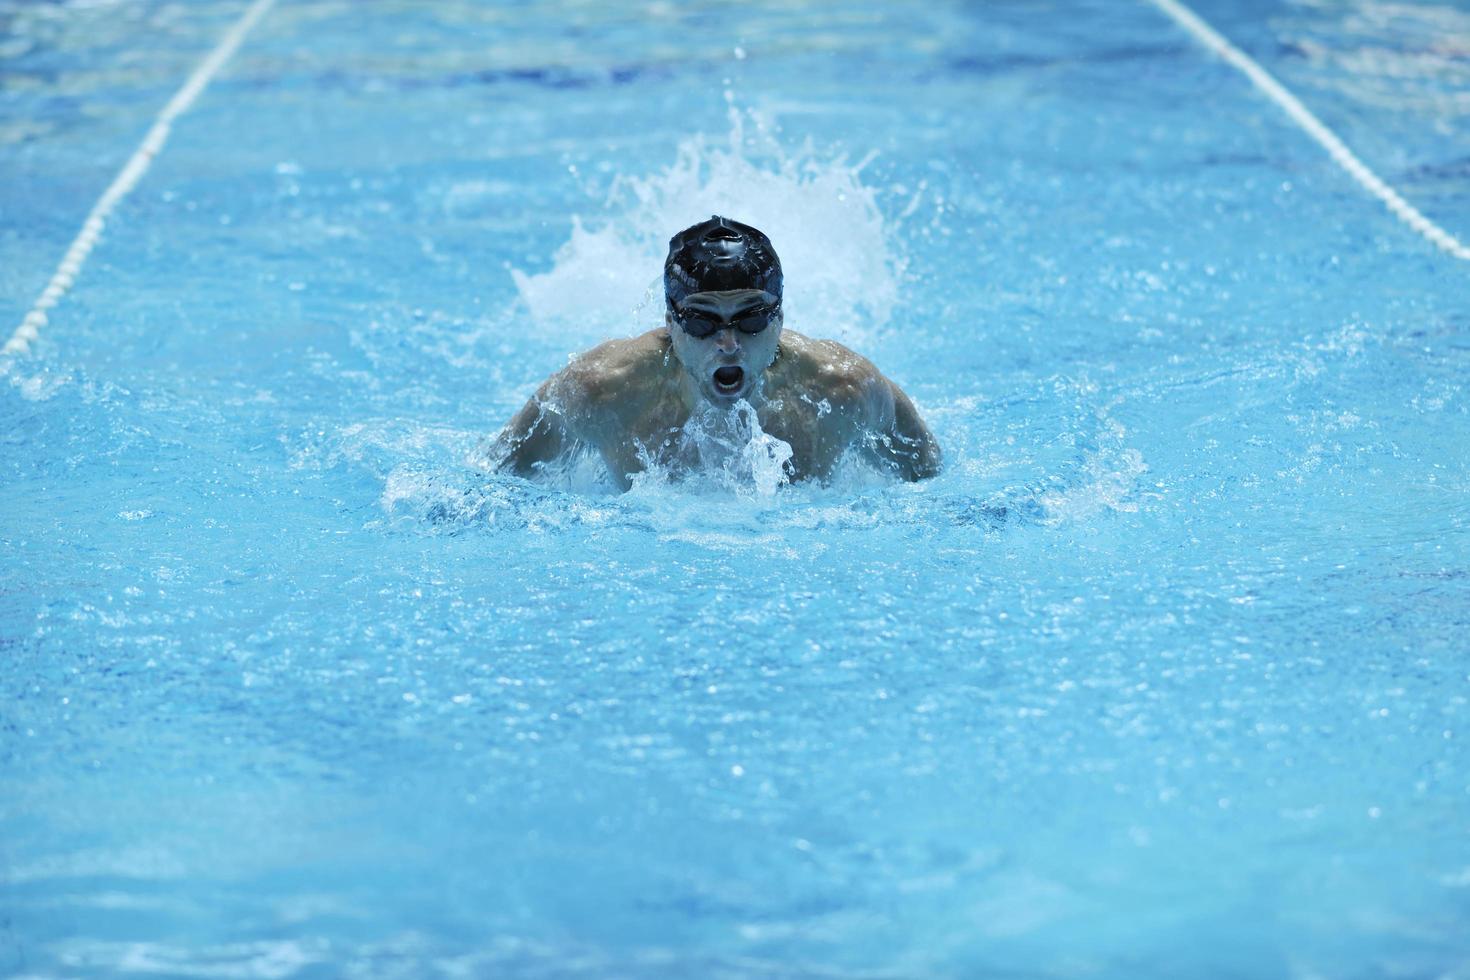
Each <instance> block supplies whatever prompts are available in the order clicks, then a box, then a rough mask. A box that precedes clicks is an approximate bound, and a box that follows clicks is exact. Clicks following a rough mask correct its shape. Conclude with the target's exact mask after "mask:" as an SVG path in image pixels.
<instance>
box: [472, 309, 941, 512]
mask: <svg viewBox="0 0 1470 980" xmlns="http://www.w3.org/2000/svg"><path fill="white" fill-rule="evenodd" d="M775 300H776V298H775V297H773V296H770V295H769V294H767V293H763V292H761V291H759V290H754V289H739V290H727V291H723V292H704V293H695V294H693V295H691V296H688V297H686V298H685V300H684V302H683V303H682V304H680V307H679V310H678V311H677V313H678V316H677V317H676V315H675V313H670V314H669V316H668V317H667V319H666V322H665V325H664V327H662V328H659V329H657V330H650V331H649V332H648V333H645V334H643V335H642V336H639V337H632V338H628V339H622V340H610V341H607V342H606V343H603V344H601V345H599V346H597V347H594V348H593V349H592V350H590V351H587V352H586V353H583V354H581V355H579V356H577V357H576V358H574V359H573V360H572V363H571V364H569V365H567V367H565V368H563V369H562V370H561V371H558V372H557V373H556V374H554V375H552V376H551V377H550V378H549V379H547V380H546V382H545V383H544V384H542V385H541V387H540V388H539V389H538V390H537V392H536V394H535V395H533V396H532V397H531V400H530V401H528V402H527V403H526V405H525V407H524V408H522V409H521V410H520V411H519V412H517V413H516V415H515V417H514V418H512V419H511V420H510V422H509V424H507V425H506V427H505V429H504V430H503V431H502V432H501V433H500V435H499V436H498V437H497V438H496V439H495V442H494V444H493V446H492V458H493V459H494V461H495V465H496V467H497V468H498V469H500V470H502V471H506V472H512V473H516V474H520V475H522V476H529V475H532V474H534V473H535V472H536V471H537V470H538V469H539V468H540V467H541V466H542V465H544V464H546V463H549V462H552V461H555V460H558V459H561V458H564V457H565V456H567V455H569V454H571V453H573V452H576V451H577V450H578V449H580V448H582V447H585V448H587V449H590V450H592V451H594V452H596V453H597V454H598V455H600V456H601V458H602V460H603V461H604V463H606V465H607V468H608V472H609V473H610V474H612V476H613V478H614V480H616V481H617V482H618V484H619V485H620V486H622V487H623V488H624V489H626V488H627V487H628V486H630V485H631V477H632V475H633V474H635V473H639V472H641V471H643V470H644V469H646V468H647V467H648V465H649V463H650V462H656V463H657V464H659V465H661V466H667V467H670V468H675V469H677V468H679V467H681V466H689V465H694V464H695V463H696V462H697V461H696V460H693V459H690V458H687V456H688V453H689V449H688V445H687V442H686V441H685V440H683V439H681V438H680V436H681V433H682V432H683V430H684V426H685V424H686V423H687V422H688V421H689V420H690V418H692V417H694V416H695V415H696V414H703V413H709V412H728V411H730V410H731V409H732V408H734V407H735V406H736V405H737V403H739V402H740V401H741V400H744V401H746V402H748V403H749V404H750V405H751V406H752V407H753V408H754V409H755V412H756V417H757V419H758V420H759V422H760V426H761V428H762V429H763V430H764V431H765V432H767V433H769V434H770V435H772V436H775V437H776V438H777V439H781V440H782V441H784V442H786V443H788V444H790V446H791V450H792V458H791V461H790V462H789V463H788V464H787V469H788V473H789V475H790V476H791V478H792V479H793V480H804V479H818V480H823V479H826V478H828V477H830V476H831V474H832V471H833V469H834V468H835V467H836V465H837V463H838V461H839V460H840V459H841V458H842V457H843V455H844V454H845V453H847V452H848V451H849V450H853V451H855V452H856V453H857V454H859V455H860V456H861V457H863V458H865V459H867V460H868V461H869V462H871V463H873V464H875V465H877V466H878V467H880V468H882V469H886V470H889V471H891V472H893V473H894V474H896V475H897V476H899V477H901V478H902V479H905V480H921V479H924V478H926V477H930V476H933V475H934V474H935V473H937V472H938V471H939V463H940V451H939V444H938V443H937V442H935V440H934V437H933V435H932V434H930V432H929V429H928V427H927V426H925V424H924V421H923V419H921V418H920V417H919V413H918V411H917V410H915V408H914V405H913V403H912V402H911V401H909V398H908V396H907V395H905V394H904V393H903V391H901V390H900V389H899V387H898V386H897V385H895V384H894V383H893V382H891V381H889V380H888V379H887V378H885V377H884V376H883V375H882V374H881V373H879V371H878V369H877V368H875V367H874V366H873V365H872V364H871V363H870V362H869V361H868V360H867V359H865V358H863V357H861V356H860V355H858V354H855V353H854V352H852V351H851V350H849V349H847V348H846V347H844V346H842V345H841V344H839V343H837V342H836V341H831V340H814V339H812V338H810V337H805V336H803V335H801V334H799V333H796V332H795V331H792V330H783V329H782V324H781V315H780V313H779V311H778V312H776V314H775V315H774V316H772V317H770V319H769V323H768V324H767V325H766V327H765V328H764V329H762V330H760V331H759V332H758V333H746V332H744V331H742V330H740V329H738V327H737V325H739V324H741V323H744V324H745V325H746V326H754V325H756V324H758V323H759V322H760V320H761V319H763V317H762V316H761V312H762V311H766V310H769V309H770V307H771V306H773V305H775ZM680 319H685V321H686V322H690V323H691V324H692V325H693V326H694V327H695V329H696V330H698V331H701V332H702V331H703V330H704V329H710V328H713V332H711V333H710V334H709V335H708V336H706V337H697V336H693V335H691V334H690V333H689V332H688V331H686V330H685V329H684V327H683V326H681V325H680V322H679V320H680Z"/></svg>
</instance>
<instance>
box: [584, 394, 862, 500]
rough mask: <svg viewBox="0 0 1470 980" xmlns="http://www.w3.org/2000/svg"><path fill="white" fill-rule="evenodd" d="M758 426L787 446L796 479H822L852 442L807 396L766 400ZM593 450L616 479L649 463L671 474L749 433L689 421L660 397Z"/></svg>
mask: <svg viewBox="0 0 1470 980" xmlns="http://www.w3.org/2000/svg"><path fill="white" fill-rule="evenodd" d="M758 420H759V422H760V427H761V430H762V431H764V432H765V433H766V434H768V435H770V436H774V437H775V438H777V439H780V440H781V441H782V442H785V443H786V444H787V445H789V446H790V447H791V462H790V464H788V468H789V470H790V472H791V477H792V478H793V479H796V480H802V479H810V478H813V477H816V478H824V477H826V476H828V475H830V473H831V472H832V469H833V467H834V466H835V465H836V464H837V461H838V459H840V458H841V456H842V454H843V452H845V451H846V450H847V448H848V447H849V446H850V445H851V443H852V441H853V440H852V433H850V432H848V431H847V429H848V428H850V427H848V426H846V425H844V424H843V421H842V420H841V419H839V418H837V417H834V416H833V414H832V413H831V410H830V408H829V407H828V406H827V405H826V403H824V402H821V401H813V400H811V399H809V398H801V397H792V396H791V395H789V394H788V395H787V396H786V397H782V398H777V399H772V400H770V401H768V402H767V403H765V404H763V405H762V406H761V409H760V411H759V413H758ZM607 436H608V437H607V438H605V439H603V440H601V445H599V447H598V449H599V451H600V454H601V456H602V458H603V461H604V462H605V463H606V464H607V467H608V469H609V471H611V473H612V474H613V476H614V477H615V478H616V479H618V480H619V482H622V483H625V484H626V482H627V476H628V475H631V474H634V473H641V472H643V471H644V470H646V469H648V468H649V466H650V465H653V466H657V467H659V468H661V469H665V470H668V471H670V472H672V473H678V472H680V471H687V470H691V469H695V468H697V467H700V466H706V465H710V464H712V463H716V462H717V460H716V459H714V458H712V454H715V453H718V452H719V451H720V448H721V446H722V445H723V446H726V447H728V449H729V450H730V451H738V450H739V448H740V445H739V443H740V442H741V440H742V439H744V440H745V441H748V439H749V432H748V431H747V432H745V433H743V434H741V433H738V432H726V433H722V432H718V431H706V430H703V429H700V428H699V426H698V423H696V424H695V425H691V424H690V416H689V412H688V410H687V409H685V408H684V407H683V406H682V405H680V404H678V403H677V402H674V401H672V400H668V401H660V402H659V403H657V404H654V405H652V406H650V407H649V409H648V410H647V411H645V412H643V413H640V415H639V417H637V418H635V419H630V420H627V422H626V424H625V425H624V426H621V427H619V429H618V430H615V431H609V432H608V433H607Z"/></svg>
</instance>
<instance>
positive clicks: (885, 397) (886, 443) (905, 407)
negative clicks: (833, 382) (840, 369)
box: [853, 359, 942, 481]
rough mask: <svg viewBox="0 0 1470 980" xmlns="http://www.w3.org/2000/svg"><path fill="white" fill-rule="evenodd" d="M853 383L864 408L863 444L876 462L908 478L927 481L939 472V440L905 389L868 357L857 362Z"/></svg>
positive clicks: (940, 457)
mask: <svg viewBox="0 0 1470 980" xmlns="http://www.w3.org/2000/svg"><path fill="white" fill-rule="evenodd" d="M857 364H858V370H857V373H856V376H855V377H854V378H853V383H854V385H855V386H856V387H857V389H858V390H859V391H860V392H861V396H862V397H861V401H862V404H863V407H864V412H863V426H864V430H865V432H864V434H863V435H864V438H863V445H864V448H865V450H866V451H867V453H868V454H869V457H870V458H871V459H873V461H875V462H877V463H879V464H880V465H883V466H885V467H887V468H890V469H892V470H895V471H896V472H897V473H898V474H899V476H901V477H903V479H905V480H911V481H912V480H925V479H928V478H929V477H931V476H934V475H935V474H937V473H938V472H939V465H940V462H941V459H942V456H941V453H940V450H939V443H938V441H937V440H936V439H935V438H934V434H933V433H931V432H930V431H929V427H928V426H927V425H925V424H924V419H923V418H922V417H921V416H920V415H919V410H918V409H917V408H915V407H914V403H913V402H912V401H911V400H910V399H909V396H908V395H906V394H904V392H903V389H902V388H900V387H899V386H898V385H896V384H894V383H893V382H892V381H889V380H888V379H887V378H885V377H884V376H883V375H882V374H881V373H880V372H879V371H878V369H877V368H875V367H874V366H873V365H872V364H871V363H869V362H867V361H866V360H861V359H859V361H858V362H857Z"/></svg>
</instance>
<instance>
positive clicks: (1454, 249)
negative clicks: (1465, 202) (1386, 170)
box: [1149, 0, 1470, 262]
mask: <svg viewBox="0 0 1470 980" xmlns="http://www.w3.org/2000/svg"><path fill="white" fill-rule="evenodd" d="M1149 2H1150V3H1152V4H1153V5H1154V6H1155V7H1158V8H1159V9H1160V10H1162V11H1163V12H1164V13H1165V14H1168V15H1169V17H1171V18H1173V20H1174V21H1175V22H1176V23H1178V24H1179V25H1180V26H1181V27H1183V28H1184V29H1185V30H1187V31H1189V33H1191V34H1193V35H1194V36H1195V38H1196V39H1198V40H1199V41H1200V43H1202V44H1203V45H1204V46H1205V47H1207V48H1209V49H1210V50H1211V51H1213V52H1215V54H1217V55H1219V56H1220V57H1221V58H1223V59H1225V61H1227V62H1229V63H1230V65H1231V66H1233V67H1234V68H1236V69H1238V70H1239V71H1240V72H1241V73H1242V74H1244V75H1245V77H1246V78H1249V79H1250V80H1251V83H1252V84H1254V85H1255V87H1256V88H1258V89H1260V90H1261V91H1262V92H1263V93H1265V95H1266V96H1267V98H1269V99H1270V100H1271V101H1272V102H1275V103H1276V104H1277V105H1278V106H1280V107H1281V109H1282V110H1283V111H1284V112H1285V113H1286V114H1287V115H1288V116H1290V117H1291V120H1292V122H1294V123H1296V124H1297V125H1298V126H1300V127H1301V128H1302V130H1304V131H1305V132H1306V134H1307V135H1308V136H1310V137H1312V139H1314V140H1316V141H1317V142H1318V143H1320V144H1321V145H1322V148H1323V149H1325V150H1326V151H1327V153H1328V155H1329V156H1331V157H1332V159H1333V160H1334V161H1336V163H1337V165H1338V166H1340V167H1342V169H1344V170H1346V171H1347V172H1348V175H1349V176H1351V177H1352V178H1353V180H1355V181H1357V182H1358V183H1359V184H1360V185H1361V186H1362V187H1363V189H1364V190H1366V191H1367V192H1368V193H1369V194H1372V195H1373V196H1374V197H1376V198H1378V200H1380V201H1382V202H1383V204H1384V206H1385V207H1387V208H1388V210H1389V211H1390V212H1391V213H1392V214H1393V216H1394V217H1395V218H1397V219H1398V220H1400V221H1402V222H1403V223H1404V224H1406V225H1408V226H1409V227H1410V228H1412V229H1413V230H1414V231H1416V232H1418V233H1419V234H1420V235H1422V236H1424V237H1425V238H1427V239H1429V241H1430V242H1432V243H1434V244H1435V245H1436V246H1438V247H1439V248H1441V249H1443V250H1444V251H1446V252H1448V253H1449V254H1450V255H1453V256H1454V257H1455V258H1457V259H1463V260H1465V261H1467V262H1470V248H1467V247H1466V246H1465V244H1464V243H1463V242H1461V241H1460V240H1459V239H1458V238H1456V237H1455V236H1454V235H1451V234H1450V233H1449V232H1447V231H1445V230H1444V229H1443V228H1441V227H1440V226H1439V225H1437V224H1435V223H1434V222H1433V221H1430V220H1429V219H1428V218H1426V217H1425V216H1424V214H1423V212H1421V211H1420V210H1419V209H1418V208H1416V207H1414V205H1412V204H1410V203H1409V202H1408V201H1406V200H1404V198H1403V196H1402V195H1400V194H1399V192H1398V191H1396V190H1394V189H1393V188H1392V187H1390V186H1389V185H1388V183H1387V182H1386V181H1384V179H1383V178H1382V177H1379V176H1378V175H1377V174H1376V173H1374V172H1373V171H1372V170H1371V169H1370V168H1369V167H1368V165H1367V164H1365V163H1364V162H1363V161H1362V160H1360V159H1358V156H1357V154H1355V153H1354V152H1353V151H1352V150H1350V149H1348V147H1347V144H1345V143H1344V142H1343V141H1342V140H1341V139H1339V138H1338V135H1337V134H1336V133H1334V132H1333V131H1332V130H1330V129H1328V128H1327V126H1326V125H1325V124H1323V122H1322V120H1320V119H1318V118H1317V117H1316V116H1314V115H1312V112H1311V110H1309V109H1308V108H1307V107H1306V106H1304V105H1302V103H1301V100H1300V99H1298V98H1297V97H1296V96H1295V95H1292V94H1291V92H1290V91H1289V90H1287V88H1286V86H1284V85H1282V84H1281V83H1280V82H1278V81H1277V80H1276V79H1275V78H1273V77H1272V76H1271V74H1270V72H1268V71H1266V69H1264V68H1262V67H1261V66H1260V63H1259V62H1257V61H1256V60H1255V59H1254V58H1252V57H1251V56H1250V55H1248V54H1246V53H1245V52H1244V51H1242V50H1240V49H1239V48H1237V47H1236V46H1235V45H1233V44H1231V43H1230V42H1229V41H1228V40H1226V39H1225V37H1224V36H1223V35H1222V34H1220V32H1219V31H1217V30H1215V29H1214V28H1213V27H1211V26H1210V25H1209V24H1207V23H1205V22H1204V20H1202V19H1201V18H1200V16H1199V15H1198V14H1196V13H1195V12H1194V11H1193V10H1190V9H1189V8H1188V7H1186V6H1185V5H1184V4H1182V3H1180V2H1179V0H1149Z"/></svg>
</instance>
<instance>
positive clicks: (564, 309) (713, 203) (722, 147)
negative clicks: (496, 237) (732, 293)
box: [511, 108, 903, 344]
mask: <svg viewBox="0 0 1470 980" xmlns="http://www.w3.org/2000/svg"><path fill="white" fill-rule="evenodd" d="M729 122H730V133H729V135H728V136H727V137H725V138H724V139H723V140H718V139H713V138H711V137H708V136H704V135H700V136H694V137H691V138H689V139H686V140H685V141H684V142H683V143H681V144H680V146H679V149H678V152H677V154H676V156H675V159H674V161H673V163H672V164H670V165H669V166H668V167H667V168H665V169H664V170H662V171H660V172H658V173H655V174H652V175H651V176H646V177H636V176H634V177H623V178H619V179H618V180H616V181H615V182H614V183H613V185H612V189H611V191H610V192H609V195H608V199H607V201H606V203H605V205H604V210H605V212H606V217H603V218H594V219H587V220H584V219H583V218H581V217H574V218H573V219H572V229H571V237H570V238H569V239H568V240H567V242H566V243H565V244H564V245H562V246H561V248H560V249H558V250H557V253H556V256H555V264H554V266H553V268H552V269H551V270H549V271H547V272H543V273H538V274H534V275H532V274H528V273H525V272H522V271H520V270H513V271H512V273H511V275H512V276H513V277H514V279H515V283H516V288H517V289H518V290H519V291H520V296H521V299H522V301H524V302H525V304H526V306H527V308H529V310H530V312H531V315H532V316H533V317H534V318H535V319H536V320H537V321H539V322H542V323H546V324H550V325H554V326H556V327H557V328H559V329H561V330H563V331H577V334H578V339H579V340H580V339H582V337H581V334H582V333H586V334H588V335H589V337H590V336H591V335H596V336H598V337H601V336H605V335H606V334H607V333H609V332H612V333H616V334H624V335H625V334H628V333H630V332H633V331H634V330H647V329H651V328H653V327H655V326H657V325H658V324H659V323H661V322H662V319H663V304H662V293H663V290H662V270H663V261H664V256H665V254H666V252H667V250H668V241H669V238H670V236H672V235H673V234H675V233H676V232H678V231H679V230H681V229H683V228H686V227H688V226H689V225H691V224H694V223H696V222H698V221H702V220H704V219H705V218H708V217H709V216H710V215H711V214H722V215H725V216H727V217H730V218H733V219H735V220H738V221H743V222H746V223H747V224H752V225H755V226H756V227H758V228H760V229H761V230H762V231H764V232H765V233H766V234H767V235H769V236H770V238H771V241H772V243H773V244H774V245H775V246H776V251H777V252H778V254H779V255H780V256H781V265H782V270H783V272H784V273H785V279H786V297H785V306H786V323H787V326H790V327H792V328H794V329H796V330H800V331H802V332H810V333H813V334H815V335H817V336H822V337H832V338H835V339H838V340H841V341H844V342H847V343H859V344H860V343H861V342H862V341H863V340H864V339H865V338H866V337H868V336H870V335H871V333H872V331H873V330H874V329H876V328H877V327H880V326H882V324H883V323H884V322H885V321H886V320H887V318H888V316H889V314H890V313H891V312H892V310H893V308H894V306H895V305H896V303H897V302H898V298H899V297H898V285H899V281H900V277H901V274H902V271H903V261H902V259H901V257H900V256H899V255H898V254H897V251H896V249H895V247H894V245H893V244H892V242H893V239H894V237H895V236H894V235H893V234H892V233H891V229H890V228H889V226H888V224H887V223H886V222H885V220H884V218H883V215H882V213H881V212H880V210H879V208H878V204H877V193H878V192H877V189H876V188H873V187H869V186H865V185H864V184H863V182H862V179H861V173H862V170H863V168H864V167H865V166H866V165H867V163H868V162H869V160H870V159H871V157H869V158H866V159H864V160H863V161H861V162H859V163H857V164H850V163H848V162H847V160H846V159H845V158H843V157H841V156H834V155H830V154H824V153H822V152H820V151H818V150H816V149H815V148H813V146H812V145H811V143H810V142H808V143H806V144H805V145H803V146H802V147H801V148H800V149H798V150H796V151H795V152H789V151H787V150H786V149H785V148H783V147H782V145H781V144H780V143H779V142H778V140H777V138H776V135H775V133H774V132H773V131H772V129H771V128H770V127H769V125H767V124H766V123H765V122H764V121H763V120H762V119H761V117H760V116H759V115H757V114H755V113H742V112H741V111H739V110H737V109H734V108H732V109H731V110H730V114H729Z"/></svg>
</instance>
